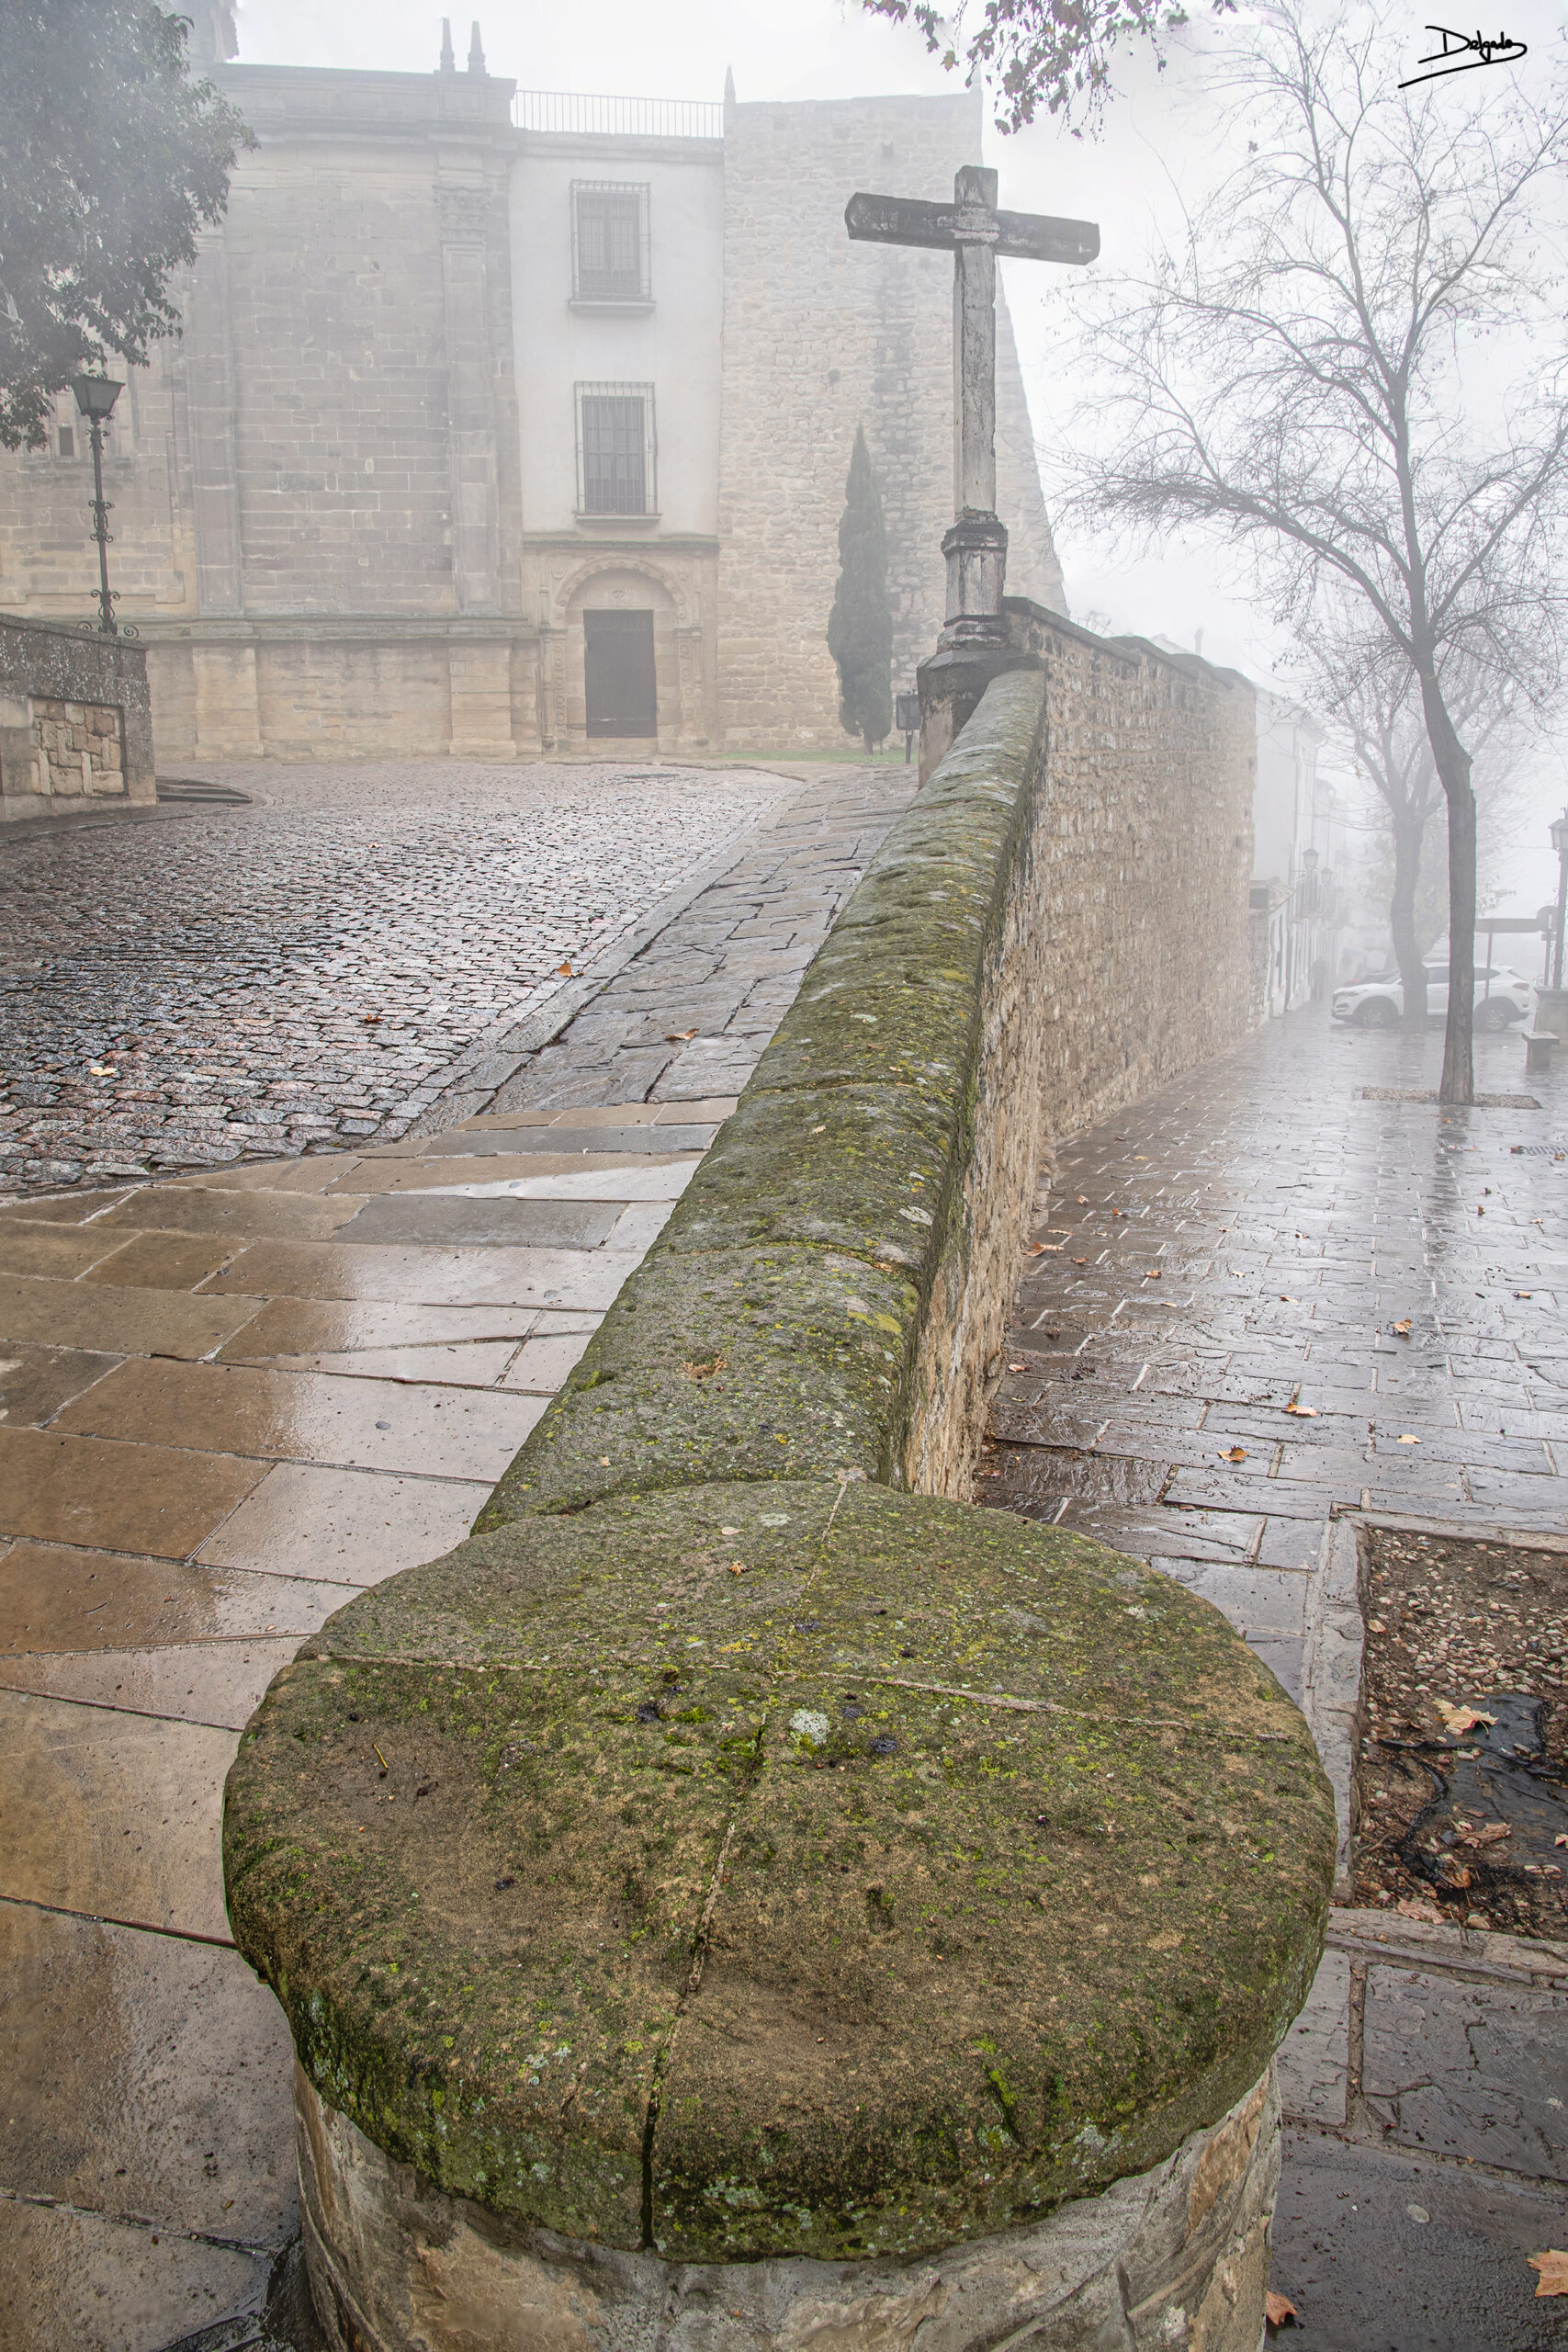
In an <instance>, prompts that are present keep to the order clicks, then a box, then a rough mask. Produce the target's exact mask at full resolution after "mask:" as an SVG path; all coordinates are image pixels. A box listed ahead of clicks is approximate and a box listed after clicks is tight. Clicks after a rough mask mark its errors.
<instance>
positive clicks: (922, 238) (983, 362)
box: [844, 164, 1100, 642]
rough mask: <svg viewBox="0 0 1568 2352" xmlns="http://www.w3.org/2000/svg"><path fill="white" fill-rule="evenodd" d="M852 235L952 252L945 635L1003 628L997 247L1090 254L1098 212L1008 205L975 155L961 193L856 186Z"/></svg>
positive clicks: (1036, 257) (1025, 252)
mask: <svg viewBox="0 0 1568 2352" xmlns="http://www.w3.org/2000/svg"><path fill="white" fill-rule="evenodd" d="M844 225H845V227H846V228H847V229H848V231H849V232H850V234H851V236H852V237H856V238H861V239H863V240H865V241H866V242H868V243H873V244H880V245H925V246H929V247H934V248H935V249H936V250H937V251H939V252H942V253H951V254H952V255H953V509H954V515H953V528H952V530H951V531H949V533H948V534H947V537H945V538H944V539H943V541H942V553H943V554H944V555H945V556H946V558H947V621H948V626H947V628H946V629H945V630H944V631H943V633H942V634H943V639H944V642H949V641H952V642H957V641H965V640H968V639H987V638H991V637H997V636H999V635H1000V634H1001V633H1002V625H1001V619H1000V615H1001V601H1002V586H1003V582H1004V581H1005V578H1006V574H1007V532H1006V530H1005V529H1004V528H1003V526H1002V525H1001V523H1000V522H999V521H998V518H997V256H998V254H1008V255H1011V256H1015V257H1017V258H1019V259H1021V260H1024V261H1056V262H1072V263H1078V264H1081V263H1084V262H1091V261H1093V259H1094V257H1095V255H1096V254H1098V253H1099V251H1100V228H1099V224H1098V223H1097V222H1096V221H1093V220H1055V219H1054V218H1053V217H1052V216H1051V215H1050V214H1049V213H1041V212H1003V211H1000V210H998V206H997V175H996V174H995V172H992V171H987V170H984V169H983V168H982V167H981V166H980V165H978V164H965V166H964V169H963V170H962V171H961V172H960V173H958V174H957V175H956V177H955V178H954V180H953V202H952V203H951V204H932V203H929V202H928V201H926V200H925V199H924V198H920V197H913V196H866V195H858V196H852V197H851V198H850V200H849V203H848V204H847V206H846V207H845V209H844Z"/></svg>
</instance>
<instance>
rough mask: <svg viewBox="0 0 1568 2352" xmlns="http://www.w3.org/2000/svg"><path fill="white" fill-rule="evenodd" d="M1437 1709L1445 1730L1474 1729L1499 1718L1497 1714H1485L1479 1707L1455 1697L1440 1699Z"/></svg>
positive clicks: (1492, 1722)
mask: <svg viewBox="0 0 1568 2352" xmlns="http://www.w3.org/2000/svg"><path fill="white" fill-rule="evenodd" d="M1437 1709H1438V1714H1439V1715H1441V1717H1442V1719H1443V1728H1444V1730H1445V1731H1453V1732H1460V1731H1473V1730H1474V1729H1475V1726H1476V1724H1495V1722H1496V1720H1497V1718H1496V1716H1495V1715H1483V1714H1482V1713H1480V1711H1479V1710H1478V1709H1477V1708H1474V1707H1467V1706H1465V1705H1464V1704H1463V1703H1462V1702H1459V1701H1455V1700H1453V1699H1439V1700H1438V1702H1437Z"/></svg>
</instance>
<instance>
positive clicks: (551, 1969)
mask: <svg viewBox="0 0 1568 2352" xmlns="http://www.w3.org/2000/svg"><path fill="white" fill-rule="evenodd" d="M224 1839H225V1864H226V1871H227V1879H228V1886H229V1899H230V1909H231V1918H232V1921H233V1926H234V1933H235V1939H236V1941H237V1943H238V1944H239V1947H240V1949H241V1951H243V1953H244V1954H245V1956H246V1957H247V1959H249V1960H250V1961H251V1962H252V1963H253V1965H254V1966H255V1967H256V1968H257V1969H258V1971H259V1972H260V1973H262V1974H263V1975H264V1976H265V1978H266V1980H267V1981H268V1982H269V1983H270V1984H271V1985H273V1986H274V1987H275V1989H276V1992H277V1995H278V1997H279V1999H280V2000H281V2001H282V2003H283V2005H284V2007H285V2008H286V2010H287V2012H288V2019H289V2023H290V2025H291V2027H292V2029H293V2032H294V2037H295V2041H296V2046H297V2048H298V2051H299V2056H300V2059H301V2062H302V2064H304V2066H305V2068H306V2071H307V2073H308V2075H310V2079H311V2081H312V2082H313V2084H314V2086H315V2087H316V2089H317V2091H318V2092H319V2093H320V2095H321V2098H323V2099H325V2100H326V2101H327V2103H328V2104H329V2105H330V2106H332V2107H333V2108H334V2109H337V2110H338V2111H339V2112H340V2113H342V2114H343V2115H344V2116H345V2117H346V2118H348V2119H349V2120H351V2121H352V2122H354V2123H355V2125H356V2126H357V2127H358V2128H359V2129H360V2130H361V2131H364V2132H365V2133H366V2134H367V2137H368V2138H369V2139H370V2140H372V2141H373V2142H375V2143H377V2144H378V2146H379V2147H381V2148H382V2149H384V2150H385V2151H386V2152H387V2154H389V2156H390V2157H392V2158H393V2159H395V2160H397V2161H399V2162H401V2163H405V2164H408V2165H412V2166H414V2167H415V2168H416V2169H417V2170H418V2171H419V2172H420V2173H421V2174H423V2175H424V2176H425V2177H427V2178H428V2179H429V2180H430V2181H432V2182H433V2183H434V2184H435V2185H436V2186H438V2187H439V2188H442V2189H444V2190H446V2191H447V2192H449V2193H451V2194H454V2195H457V2196H459V2197H463V2198H467V2199H473V2200H475V2201H476V2202H478V2203H479V2204H481V2205H483V2206H485V2207H488V2208H490V2209H491V2211H493V2212H495V2213H498V2214H503V2215H506V2216H508V2217H510V2218H512V2219H513V2220H514V2221H516V2222H521V2223H523V2224H525V2225H528V2226H533V2227H537V2228H544V2229H548V2230H552V2231H555V2232H557V2233H559V2234H560V2235H562V2236H564V2237H570V2238H576V2239H582V2240H584V2241H588V2242H596V2243H598V2244H600V2245H608V2246H614V2247H619V2248H621V2249H624V2250H632V2249H636V2248H638V2247H645V2248H648V2249H649V2250H651V2251H653V2252H656V2253H658V2254H659V2255H660V2256H662V2257H665V2258H668V2259H671V2260H676V2261H695V2262H708V2263H711V2262H724V2261H728V2260H735V2259H743V2260H757V2259H762V2258H771V2257H773V2256H808V2257H811V2258H814V2259H823V2260H845V2259H853V2258H863V2257H870V2256H877V2257H890V2256H909V2255H913V2254H918V2253H921V2252H923V2251H926V2250H928V2249H930V2248H931V2247H933V2246H940V2245H953V2244H958V2243H961V2242H964V2241H966V2240H969V2239H973V2238H978V2237H983V2236H990V2235H994V2234H996V2233H998V2232H1000V2231H1005V2230H1009V2229H1012V2228H1014V2227H1017V2226H1020V2225H1021V2224H1023V2223H1025V2222H1033V2221H1035V2220H1037V2219H1038V2218H1039V2216H1040V2215H1041V2214H1042V2213H1044V2212H1047V2211H1050V2210H1051V2209H1052V2208H1054V2207H1055V2206H1056V2205H1058V2204H1060V2203H1061V2202H1062V2201H1063V2200H1064V2199H1071V2198H1076V2197H1081V2196H1083V2195H1084V2194H1085V2193H1086V2192H1090V2191H1094V2190H1097V2189H1100V2188H1104V2187H1106V2186H1107V2185H1108V2184H1110V2183H1111V2182H1112V2181H1115V2180H1117V2179H1119V2178H1122V2177H1126V2176H1128V2175H1133V2174H1138V2173H1142V2172H1145V2171H1146V2170H1147V2169H1148V2168H1149V2167H1150V2166H1151V2165H1158V2164H1159V2163H1161V2162H1163V2161H1164V2160H1165V2159H1167V2158H1168V2157H1169V2156H1170V2154H1172V2152H1173V2151H1174V2150H1176V2149H1177V2148H1178V2147H1179V2146H1180V2145H1181V2143H1183V2142H1184V2141H1185V2140H1186V2139H1187V2138H1188V2137H1189V2135H1190V2133H1192V2132H1193V2131H1201V2130H1202V2129H1204V2128H1208V2127H1213V2125H1214V2124H1215V2123H1216V2122H1217V2121H1218V2120H1219V2119H1220V2118H1222V2117H1223V2116H1224V2114H1225V2113H1226V2112H1227V2110H1228V2109H1230V2108H1231V2107H1232V2106H1233V2105H1234V2103H1235V2101H1236V2100H1237V2099H1238V2098H1241V2097H1242V2096H1243V2095H1244V2094H1245V2092H1246V2091H1247V2089H1248V2087H1249V2086H1251V2085H1253V2084H1254V2083H1256V2082H1257V2081H1258V2078H1259V2076H1260V2075H1262V2074H1263V2072H1264V2071H1265V2069H1266V2068H1267V2066H1268V2064H1269V2059H1270V2057H1271V2054H1272V2052H1273V2050H1274V2048H1275V2046H1276V2044H1277V2043H1278V2041H1279V2040H1280V2036H1281V2035H1282V2034H1283V2032H1284V2030H1285V2029H1286V2027H1287V2026H1288V2024H1289V2022H1290V2020H1291V2018H1292V2017H1293V2015H1294V2014H1295V2012H1296V2010H1297V2009H1298V2008H1299V2007H1300V2006H1301V2004H1302V2002H1303V1999H1304V1997H1305V1994H1306V1990H1307V1988H1308V1986H1309V1985H1310V1984H1311V1981H1312V1976H1313V1973H1314V1969H1315V1966H1316V1962H1317V1958H1318V1954H1319V1951H1320V1950H1321V1945H1322V1933H1323V1925H1324V1920H1325V1913H1326V1906H1327V1900H1328V1891H1329V1883H1330V1878H1331V1873H1332V1869H1333V1857H1334V1812H1333V1804H1332V1800H1331V1797H1330V1794H1329V1792H1328V1789H1327V1787H1326V1784H1325V1781H1324V1779H1323V1775H1322V1772H1321V1770H1320V1769H1319V1766H1318V1764H1317V1760H1316V1756H1315V1753H1314V1749H1313V1746H1312V1742H1311V1738H1310V1736H1309V1734H1308V1732H1307V1729H1306V1726H1305V1724H1303V1720H1302V1718H1301V1716H1300V1714H1299V1713H1297V1711H1296V1709H1295V1708H1294V1707H1293V1706H1292V1703H1291V1702H1290V1701H1289V1699H1288V1698H1287V1697H1286V1696H1285V1694H1284V1692H1283V1691H1281V1690H1280V1686H1279V1684H1278V1683H1277V1682H1276V1681H1275V1680H1274V1679H1273V1677H1272V1676H1271V1675H1270V1674H1269V1672H1268V1671H1267V1669H1266V1668H1264V1667H1263V1666H1261V1665H1260V1664H1259V1662H1258V1660H1257V1659H1256V1658H1255V1657H1253V1655H1252V1654H1251V1652H1250V1651H1249V1650H1247V1647H1246V1645H1244V1644H1243V1643H1242V1642H1241V1641H1240V1640H1239V1638H1238V1637H1237V1636H1236V1634H1235V1633H1234V1632H1233V1630H1232V1628H1231V1627H1230V1625H1229V1624H1228V1623H1227V1622H1226V1621H1225V1620H1224V1617H1222V1616H1221V1615H1220V1613H1219V1612H1218V1611H1216V1610H1214V1609H1213V1608H1212V1607H1210V1606H1209V1604H1208V1603H1207V1602H1205V1601H1202V1600H1199V1599H1197V1598H1196V1597H1195V1596H1194V1595H1193V1594H1191V1593H1190V1592H1188V1591H1186V1590H1185V1589H1182V1588H1181V1587H1180V1586H1179V1585H1177V1584H1175V1583H1174V1582H1172V1581H1171V1580H1170V1579H1169V1578H1168V1577H1164V1576H1163V1575H1161V1574H1159V1573H1158V1572H1157V1571H1155V1570H1152V1569H1150V1568H1148V1567H1146V1566H1144V1565H1142V1564H1141V1563H1139V1562H1136V1561H1134V1560H1130V1559H1123V1558H1122V1557H1120V1556H1119V1555H1117V1554H1115V1553H1111V1552H1108V1551H1106V1550H1104V1549H1103V1548H1102V1547H1100V1546H1099V1545H1097V1544H1091V1543H1089V1542H1087V1541H1085V1540H1084V1539H1082V1538H1079V1537H1075V1536H1070V1535H1065V1534H1062V1533H1059V1532H1056V1531H1054V1530H1049V1529H1043V1528H1040V1527H1038V1526H1034V1525H1032V1524H1030V1523H1028V1522H1026V1521H1020V1520H1017V1519H1015V1518H1012V1517H1011V1516H1010V1515H1008V1514H1005V1513H1001V1512H993V1511H982V1510H975V1509H972V1508H970V1507H969V1506H966V1505H963V1504H958V1503H949V1502H943V1501H939V1500H936V1499H933V1498H925V1497H916V1496H909V1495H898V1494H894V1493H891V1492H889V1491H887V1490H886V1489H882V1488H877V1487H870V1486H868V1485H865V1484H852V1483H845V1484H842V1485H840V1486H832V1487H830V1486H829V1485H828V1483H827V1482H826V1481H822V1480H805V1481H798V1482H791V1481H780V1482H777V1483H774V1484H772V1485H766V1484H761V1483H752V1484H749V1485H748V1484H738V1485H724V1486H708V1487H693V1488H686V1489H681V1490H678V1491H676V1492H673V1493H670V1492H662V1493H657V1494H653V1495H649V1496H645V1497H623V1498H615V1499H614V1500H611V1501H607V1502H604V1503H602V1504H598V1505H595V1506H593V1507H592V1508H591V1509H589V1510H583V1511H581V1512H578V1513H575V1514H572V1515H570V1516H563V1517H559V1518H555V1519H533V1520H527V1519H525V1520H519V1521H514V1522H513V1523H512V1524H511V1525H510V1526H508V1527H506V1528H503V1529H502V1530H500V1531H498V1532H495V1533H493V1534H491V1535H488V1536H484V1537H480V1538H476V1539H473V1540H470V1541H469V1542H468V1543H467V1544H463V1545H460V1546H459V1547H458V1548H457V1550H456V1551H455V1552H453V1553H451V1554H449V1555H447V1556H446V1558H445V1559H444V1560H439V1561H436V1562H434V1563H432V1564H431V1565H429V1566H425V1567H422V1568H416V1569H411V1570H408V1571H406V1572H405V1573H404V1574H402V1575H401V1576H399V1577H393V1578H391V1579H389V1581H388V1582H387V1583H386V1584H384V1585H381V1586H379V1587H378V1588H376V1589H374V1590H372V1591H370V1592H367V1593H365V1594H363V1595H361V1596H360V1597H358V1598H357V1599H355V1600H354V1601H352V1602H351V1603H350V1604H349V1606H348V1607H347V1608H345V1609H344V1610H342V1611H339V1612H338V1614H337V1615H336V1616H335V1617H333V1618H332V1619H331V1620H329V1621H328V1623H327V1624H326V1625H325V1626H324V1627H323V1628H322V1629H321V1633H320V1634H318V1635H317V1636H316V1638H315V1639H314V1640H313V1641H312V1642H311V1643H310V1644H309V1645H307V1646H306V1648H305V1649H304V1650H303V1651H302V1652H301V1654H300V1657H299V1659H298V1661H297V1662H296V1663H295V1664H294V1665H293V1666H291V1667H289V1668H287V1669H286V1670H285V1671H284V1673H283V1674H282V1675H280V1676H279V1677H278V1679H277V1680H276V1682H275V1683H274V1685H273V1687H272V1689H271V1691H269V1692H268V1694H267V1696H266V1698H265V1701H264V1702H263V1704H262V1706H261V1708H260V1709H259V1710H258V1712H257V1713H256V1715H255V1716H254V1717H253V1719H252V1722H251V1724H250V1725H249V1726H248V1728H247V1730H246V1732H245V1734H244V1736H243V1739H242V1742H241V1747H240V1752H239V1756H238V1758H237V1759H236V1762H235V1764H234V1767H233V1769H232V1770H231V1774H230V1778H229V1785H228V1792H227V1803H226V1810H225V1827H224Z"/></svg>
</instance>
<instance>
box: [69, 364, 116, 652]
mask: <svg viewBox="0 0 1568 2352" xmlns="http://www.w3.org/2000/svg"><path fill="white" fill-rule="evenodd" d="M71 389H72V390H73V392H74V393H75V395H76V406H77V408H78V409H79V410H80V411H81V413H82V414H83V415H84V416H85V418H86V420H87V427H88V431H89V432H90V433H91V435H92V440H93V537H94V538H96V541H97V543H98V628H99V629H100V631H101V632H102V634H103V635H104V636H105V637H118V635H119V628H118V623H117V622H116V620H115V616H114V603H115V600H114V597H113V595H112V594H110V590H109V554H108V548H109V502H108V501H107V500H106V498H105V497H104V426H105V424H107V421H108V419H109V418H110V417H111V416H112V415H113V414H114V404H115V402H116V401H118V398H119V396H120V394H121V392H123V391H124V390H125V386H124V385H123V384H117V383H116V382H115V381H114V379H112V377H108V376H85V375H84V376H73V378H72V379H71Z"/></svg>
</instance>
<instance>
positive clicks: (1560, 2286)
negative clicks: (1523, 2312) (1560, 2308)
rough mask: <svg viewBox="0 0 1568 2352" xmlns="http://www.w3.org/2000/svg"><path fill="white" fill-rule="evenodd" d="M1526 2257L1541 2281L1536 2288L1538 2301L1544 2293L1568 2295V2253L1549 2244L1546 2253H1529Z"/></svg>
mask: <svg viewBox="0 0 1568 2352" xmlns="http://www.w3.org/2000/svg"><path fill="white" fill-rule="evenodd" d="M1525 2259H1526V2260H1527V2261H1528V2262H1529V2267H1530V2268H1531V2269H1532V2270H1533V2271H1534V2272H1535V2273H1536V2274H1537V2278H1538V2279H1539V2282H1540V2283H1539V2284H1538V2286H1537V2288H1536V2290H1535V2299H1536V2301H1537V2302H1538V2303H1539V2302H1540V2299H1541V2297H1542V2296H1543V2295H1568V2254H1562V2253H1560V2252H1559V2250H1558V2249H1557V2248H1556V2247H1555V2246H1549V2247H1548V2248H1547V2250H1546V2252H1545V2253H1544V2254H1531V2255H1527V2256H1526V2257H1525Z"/></svg>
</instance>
